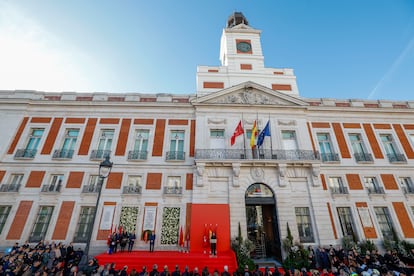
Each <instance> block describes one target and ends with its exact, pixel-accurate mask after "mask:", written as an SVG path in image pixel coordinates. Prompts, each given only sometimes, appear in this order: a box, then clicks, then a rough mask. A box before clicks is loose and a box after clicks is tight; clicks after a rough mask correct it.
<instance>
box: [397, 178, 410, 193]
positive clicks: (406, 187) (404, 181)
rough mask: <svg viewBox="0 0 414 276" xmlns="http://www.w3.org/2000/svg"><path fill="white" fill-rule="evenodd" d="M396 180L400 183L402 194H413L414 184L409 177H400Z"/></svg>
mask: <svg viewBox="0 0 414 276" xmlns="http://www.w3.org/2000/svg"><path fill="white" fill-rule="evenodd" d="M398 180H399V181H400V185H401V188H402V189H403V191H404V193H406V194H414V184H413V181H412V180H411V177H400V178H398Z"/></svg>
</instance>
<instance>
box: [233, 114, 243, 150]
mask: <svg viewBox="0 0 414 276" xmlns="http://www.w3.org/2000/svg"><path fill="white" fill-rule="evenodd" d="M243 133H244V129H243V126H242V121H241V120H240V122H239V124H238V125H237V127H236V129H235V130H234V133H233V135H232V136H231V139H230V144H231V145H232V146H233V145H234V143H235V142H236V138H237V136H240V135H242V134H243Z"/></svg>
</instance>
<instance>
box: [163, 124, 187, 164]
mask: <svg viewBox="0 0 414 276" xmlns="http://www.w3.org/2000/svg"><path fill="white" fill-rule="evenodd" d="M184 159H185V153H184V131H182V130H173V131H171V134H170V151H169V152H168V154H167V160H184Z"/></svg>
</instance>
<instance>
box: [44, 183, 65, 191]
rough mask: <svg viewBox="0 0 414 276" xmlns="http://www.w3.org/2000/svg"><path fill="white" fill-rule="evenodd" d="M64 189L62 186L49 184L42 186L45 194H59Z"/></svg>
mask: <svg viewBox="0 0 414 276" xmlns="http://www.w3.org/2000/svg"><path fill="white" fill-rule="evenodd" d="M61 188H62V185H61V184H47V185H43V186H42V190H41V191H42V192H43V193H59V192H60V189H61Z"/></svg>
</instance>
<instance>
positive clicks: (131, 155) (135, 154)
mask: <svg viewBox="0 0 414 276" xmlns="http://www.w3.org/2000/svg"><path fill="white" fill-rule="evenodd" d="M147 156H148V151H140V150H131V151H129V152H128V160H147Z"/></svg>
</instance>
